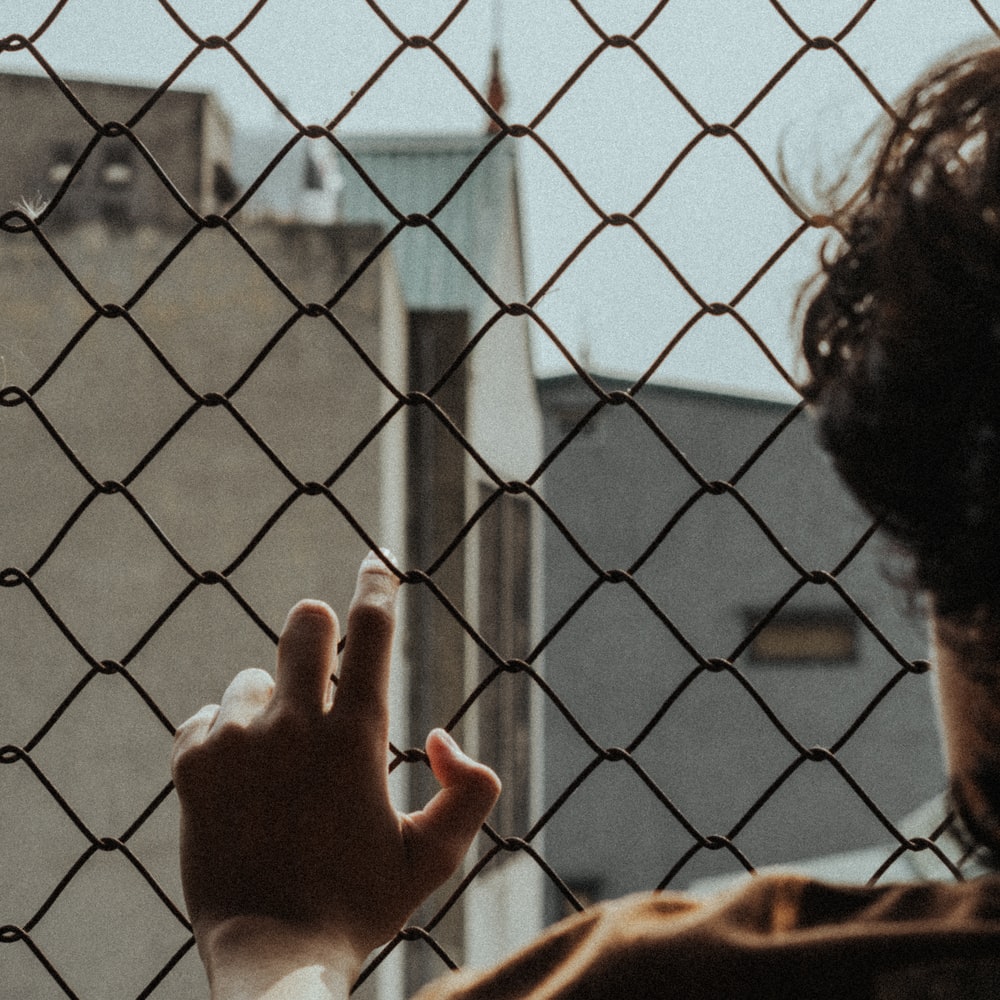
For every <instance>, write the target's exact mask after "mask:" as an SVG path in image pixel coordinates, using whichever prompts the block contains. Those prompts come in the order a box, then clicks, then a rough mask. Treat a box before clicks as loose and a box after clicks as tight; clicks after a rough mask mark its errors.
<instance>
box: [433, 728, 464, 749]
mask: <svg viewBox="0 0 1000 1000" xmlns="http://www.w3.org/2000/svg"><path fill="white" fill-rule="evenodd" d="M435 732H437V733H438V735H439V736H440V737H441V739H442V740H444V742H445V743H447V744H448V746H449V747H450V748H451V749H452V750H454V751H455V752H456V753H461V752H462V748H461V747H460V746H459V745H458V744H457V743H456V742H455V737H454V736H452V735H451V733H449V732H448V730H447V729H437V730H435Z"/></svg>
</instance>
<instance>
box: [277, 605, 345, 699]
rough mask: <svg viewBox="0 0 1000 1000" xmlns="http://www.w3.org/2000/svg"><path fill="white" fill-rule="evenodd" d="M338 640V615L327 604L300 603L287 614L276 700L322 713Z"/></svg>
mask: <svg viewBox="0 0 1000 1000" xmlns="http://www.w3.org/2000/svg"><path fill="white" fill-rule="evenodd" d="M339 639H340V629H339V627H338V625H337V616H336V615H335V614H334V613H333V611H332V610H331V609H330V607H329V606H328V605H327V604H324V603H323V602H322V601H299V603H298V604H296V605H295V607H294V608H292V610H291V611H289V612H288V617H287V618H286V619H285V627H284V628H283V629H282V630H281V637H280V638H279V639H278V669H277V673H276V676H275V687H274V697H275V699H276V700H277V701H279V702H284V703H286V704H294V705H297V706H299V707H300V708H306V709H308V710H310V711H314V712H321V711H323V709H324V708H325V707H326V705H327V695H328V692H329V688H330V677H331V675H332V674H333V669H334V666H335V663H336V657H337V643H338V642H339Z"/></svg>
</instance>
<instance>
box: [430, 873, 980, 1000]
mask: <svg viewBox="0 0 1000 1000" xmlns="http://www.w3.org/2000/svg"><path fill="white" fill-rule="evenodd" d="M998 983H1000V877H998V876H989V877H987V878H984V879H979V880H976V881H975V882H967V883H957V884H948V883H918V884H900V885H887V886H842V885H841V886H833V885H827V884H825V883H821V882H814V881H811V880H809V879H805V878H801V877H797V876H789V875H775V876H761V877H758V878H755V879H752V880H751V881H750V883H749V884H748V885H746V886H745V887H743V888H741V889H740V890H738V891H734V892H731V893H728V894H725V895H722V896H719V897H716V898H714V899H710V900H708V901H704V902H701V901H695V900H692V899H690V898H687V897H684V896H681V895H677V894H668V893H661V894H652V895H642V896H633V897H626V898H625V899H623V900H620V901H617V902H614V903H607V904H601V905H599V906H595V907H593V908H591V909H589V910H587V911H585V912H584V913H582V914H579V915H577V916H576V917H571V918H570V919H569V920H566V921H563V922H562V923H560V924H557V925H555V926H554V927H553V928H551V929H550V930H549V931H548V932H546V933H545V934H543V935H542V936H541V937H540V938H539V939H538V940H537V941H536V942H535V943H534V944H532V945H530V946H529V947H527V948H526V949H524V950H522V951H520V952H518V953H517V954H516V955H514V956H513V957H512V958H511V959H509V960H508V961H507V962H505V963H504V964H502V965H501V966H499V967H498V968H496V969H494V970H492V971H489V972H485V973H483V972H470V971H462V972H459V973H454V974H451V975H446V976H445V977H443V978H442V979H440V980H438V981H436V982H435V983H432V984H431V985H430V986H428V987H426V988H425V989H424V990H423V991H421V992H420V993H419V994H418V998H417V1000H597V998H616V997H628V998H630V1000H646V998H649V1000H653V998H658V1000H659V998H670V997H678V998H684V1000H707V998H710V997H711V998H723V997H726V998H746V1000H749V998H758V997H759V998H761V1000H764V998H767V1000H774V998H782V997H789V998H791V997H795V998H797V1000H798V998H802V997H809V998H816V1000H825V998H830V1000H832V998H834V997H836V998H837V1000H844V998H854V997H858V998H863V997H870V998H872V1000H875V998H878V1000H903V998H904V997H906V998H907V1000H914V998H918V997H937V996H962V997H963V1000H970V998H978V997H983V998H985V997H996V996H997V995H1000V994H998V992H997V991H998ZM904 985H905V989H904V991H903V992H900V989H903V987H904ZM941 989H945V990H946V992H944V993H941V992H940V990H941Z"/></svg>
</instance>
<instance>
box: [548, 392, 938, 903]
mask: <svg viewBox="0 0 1000 1000" xmlns="http://www.w3.org/2000/svg"><path fill="white" fill-rule="evenodd" d="M597 382H598V383H599V384H600V386H601V387H602V388H603V390H604V391H605V392H608V393H618V395H617V396H616V397H615V398H614V404H618V405H614V404H609V405H605V406H603V407H602V406H599V405H597V404H598V397H597V395H596V394H595V393H594V392H593V391H592V390H591V389H590V388H588V387H587V385H586V384H585V383H584V381H583V380H582V379H581V378H579V377H577V376H576V375H568V376H561V377H555V378H548V379H542V380H540V382H539V393H540V397H541V400H542V407H543V412H544V416H545V450H546V453H547V454H549V453H552V452H554V451H556V450H558V449H560V448H561V450H559V453H558V455H557V457H556V458H555V459H554V460H553V461H552V463H551V464H550V465H549V466H548V467H547V469H546V472H545V493H546V500H547V503H548V504H549V505H550V506H551V508H552V511H553V513H554V515H555V517H556V518H558V519H559V520H560V522H561V523H562V526H563V528H564V529H565V532H564V531H563V530H560V529H559V528H558V527H557V526H556V524H555V521H554V519H549V520H548V521H547V522H546V527H545V548H546V555H545V564H546V601H545V608H546V610H545V621H546V629H548V630H550V631H551V633H552V634H551V638H550V639H549V641H548V642H547V644H546V648H545V655H546V676H547V679H548V682H549V684H550V685H551V687H552V689H553V691H554V692H555V694H556V695H557V696H558V697H559V698H560V699H562V702H563V703H564V705H565V708H566V710H567V712H568V713H569V714H571V715H572V717H573V719H574V720H575V722H576V724H578V725H579V726H581V727H582V728H583V730H584V731H585V733H586V734H587V736H586V737H585V736H583V735H581V733H580V732H579V731H578V730H577V728H575V726H574V724H573V723H571V722H570V721H569V719H568V716H567V714H564V713H563V712H562V711H561V710H560V709H559V708H558V707H557V706H556V705H555V703H554V702H552V701H549V702H547V704H546V718H545V732H546V754H545V775H546V791H545V803H546V807H549V806H551V805H552V804H554V803H556V802H557V801H558V800H559V799H560V797H561V796H562V794H563V793H564V791H565V790H566V789H567V788H568V787H570V786H571V784H572V783H573V782H575V781H576V780H577V779H579V778H581V777H582V779H583V780H582V783H580V784H579V785H578V786H576V787H575V790H574V791H573V792H572V794H571V795H570V796H569V797H568V798H567V799H566V800H565V802H564V803H563V804H562V806H561V807H560V808H559V810H558V811H557V812H556V813H555V814H554V815H553V816H552V818H551V820H550V821H549V823H548V825H547V827H546V857H547V859H548V860H549V862H550V863H551V864H552V866H553V868H554V869H555V870H556V872H557V873H558V874H559V875H560V876H561V877H562V878H563V879H564V880H565V881H566V883H567V884H568V885H569V887H570V888H571V889H573V890H574V891H575V892H576V893H577V894H579V895H580V896H582V897H584V898H605V897H612V896H617V895H621V894H622V893H626V892H630V891H637V890H641V889H647V888H652V887H654V886H657V885H660V884H661V883H662V882H663V881H664V880H665V879H666V878H667V877H668V876H669V875H671V874H673V878H672V880H671V881H670V885H671V886H672V887H673V888H685V887H687V886H688V885H690V884H691V883H693V882H697V881H700V880H704V879H708V878H712V877H715V878H718V877H721V876H723V875H730V874H736V873H739V872H742V871H743V868H742V866H741V864H740V862H739V860H738V859H737V858H736V857H734V855H733V854H732V853H731V852H729V851H727V850H726V849H725V848H722V849H719V850H709V849H700V850H692V849H693V848H695V847H696V845H697V843H698V840H697V836H698V834H700V835H702V836H704V837H709V836H713V835H716V836H726V835H729V834H732V842H733V843H734V844H735V846H736V847H737V848H738V849H739V850H740V851H741V852H742V853H743V854H744V856H745V857H746V858H747V859H749V861H750V862H752V863H753V864H754V865H756V866H763V865H771V864H775V863H780V862H795V861H798V860H801V859H806V858H810V857H816V856H821V855H827V854H832V853H835V852H842V851H846V850H849V849H853V848H861V847H868V846H871V845H881V844H885V843H890V844H891V843H892V838H891V836H890V835H889V834H888V832H887V830H886V829H885V828H884V827H883V825H882V824H881V823H880V822H879V821H878V820H877V819H876V818H875V816H874V815H873V814H872V812H871V811H870V810H869V809H868V808H867V806H865V805H864V803H863V802H862V801H861V800H860V798H859V797H858V795H857V794H856V793H855V791H854V790H853V789H852V788H851V787H850V782H849V780H848V779H847V778H846V777H845V773H846V774H847V775H850V778H851V779H852V780H854V781H855V782H857V784H858V786H859V787H860V788H861V789H862V790H863V791H864V792H865V793H866V794H868V795H869V796H870V797H871V798H872V799H873V800H874V802H875V803H876V804H877V806H878V807H879V808H880V809H882V810H883V812H884V813H885V815H886V816H887V817H888V818H890V819H891V820H899V819H900V818H901V817H902V816H904V815H905V814H907V813H909V812H911V811H912V810H913V809H914V808H915V807H917V806H919V805H920V804H921V803H922V802H923V801H924V800H925V799H927V798H929V797H930V796H932V795H934V794H936V793H938V792H939V791H941V789H942V788H943V784H944V779H943V775H942V768H941V761H940V759H939V750H938V740H937V734H936V728H935V719H934V712H933V707H932V699H931V694H930V690H929V684H928V678H927V676H926V675H919V674H918V675H913V674H910V673H907V672H906V671H905V670H903V669H902V667H901V665H900V663H899V662H898V661H897V659H896V658H895V657H894V656H893V654H892V653H891V652H890V651H889V650H887V649H886V648H885V646H884V645H883V643H882V642H881V641H880V639H879V637H878V636H877V635H876V634H875V633H874V631H873V630H872V628H870V627H869V625H868V624H866V622H865V621H864V620H863V619H862V618H859V616H857V615H856V614H855V613H854V611H853V609H852V608H851V606H850V601H854V602H856V603H857V605H859V606H860V607H861V608H862V609H864V613H865V614H866V615H867V616H868V617H869V620H870V624H871V626H872V627H873V628H874V629H877V630H879V631H880V632H881V633H882V634H883V635H884V636H885V637H886V638H887V639H888V640H889V641H890V642H891V643H893V644H895V646H896V647H897V648H898V650H899V651H900V652H901V654H902V655H903V657H905V658H907V659H913V658H920V657H925V656H926V655H927V646H926V638H925V635H924V633H923V627H922V625H919V624H917V622H916V620H915V619H916V616H915V615H914V614H913V613H911V612H910V610H909V609H908V607H907V602H906V598H905V597H904V596H901V595H900V594H899V593H898V592H897V591H895V590H894V589H893V588H892V587H891V586H890V584H889V583H888V582H887V581H886V578H885V569H886V566H887V565H888V566H889V567H890V568H891V565H892V564H891V562H889V563H887V558H888V557H887V553H886V551H885V549H884V548H882V547H880V546H879V545H878V544H877V543H871V542H870V543H869V544H867V545H866V546H865V547H864V548H863V549H862V550H861V551H860V553H858V554H857V555H856V557H854V558H853V559H851V560H850V561H849V563H847V564H846V565H845V566H844V567H843V568H842V569H839V570H838V567H840V566H841V563H842V562H843V561H844V560H845V559H846V557H847V556H848V555H849V554H850V553H851V552H852V551H853V550H854V548H855V546H856V545H857V543H858V541H859V540H860V539H861V538H862V537H863V536H864V535H865V533H866V531H867V530H868V527H869V525H868V521H867V519H866V518H865V517H864V516H863V515H862V514H861V512H860V511H859V510H858V509H857V508H856V507H855V506H854V504H853V502H852V501H851V500H850V499H849V497H848V496H847V494H846V493H845V491H844V490H843V489H842V487H841V486H840V485H839V483H838V481H837V480H836V477H835V475H834V473H833V471H832V469H831V468H830V467H829V465H828V462H827V460H826V459H825V457H824V456H822V455H821V454H820V452H819V451H818V449H817V447H816V445H815V442H814V440H813V429H812V426H811V424H810V421H809V419H808V416H807V414H805V413H800V414H798V415H797V416H793V418H792V419H791V421H790V422H787V423H786V418H787V417H789V415H790V404H788V403H776V402H770V401H766V400H757V399H750V398H740V397H735V396H727V395H722V394H717V393H710V392H701V391H695V390H692V389H687V388H681V387H676V386H668V385H654V384H646V385H644V386H643V387H642V389H641V390H640V391H638V392H636V393H635V396H634V400H635V402H636V404H638V407H641V410H640V409H638V408H637V407H634V406H631V405H629V403H628V400H627V398H626V396H625V395H624V392H625V390H627V389H628V388H629V385H628V383H626V382H623V381H620V380H615V379H608V378H601V377H597ZM774 434H776V436H775V437H774V440H773V441H771V443H770V444H769V445H768V446H767V448H766V449H765V450H763V451H761V452H760V453H759V454H758V449H759V448H760V446H761V445H762V444H764V443H765V442H767V441H768V439H769V438H770V437H771V436H772V435H774ZM566 442H568V443H566ZM668 442H669V443H668ZM672 449H673V450H672ZM755 454H756V455H757V457H756V458H755V459H754V460H753V461H752V462H750V461H749V460H750V459H751V457H752V456H754V455H755ZM748 463H749V464H748ZM698 476H701V477H703V479H704V481H705V482H706V483H713V482H726V483H731V484H734V485H735V487H736V488H737V489H738V493H739V495H738V496H737V495H736V494H734V493H733V492H732V491H727V490H722V491H720V492H718V493H717V494H715V495H713V493H712V492H711V491H702V482H701V480H699V479H698V478H697V477H698ZM740 498H743V500H744V501H746V502H745V503H744V502H741V499H740ZM692 499H693V500H694V502H693V503H692V504H691V505H690V506H688V502H689V501H691V500H692ZM765 524H766V525H767V526H769V530H770V532H771V533H772V534H773V536H774V537H773V538H769V537H768V530H765V527H764V525H765ZM668 526H669V530H667V531H665V529H666V528H667V527H668ZM567 535H571V536H572V541H570V540H569V539H568V537H567ZM796 563H797V564H798V566H799V567H801V568H802V570H804V571H805V572H806V573H810V572H811V571H813V570H821V571H827V572H834V571H837V576H836V579H837V580H838V581H839V583H840V585H841V586H842V587H843V592H844V594H846V595H848V596H849V599H850V600H847V599H845V597H844V596H843V595H842V594H840V593H838V591H837V590H836V589H835V588H834V587H832V586H830V585H829V584H828V583H824V582H821V581H822V578H818V580H817V582H807V581H809V578H808V577H805V578H804V577H803V574H802V573H800V571H799V569H798V568H796V565H795V564H796ZM601 570H631V576H632V579H633V580H634V581H635V583H636V584H637V586H636V587H635V588H633V587H631V586H630V585H629V583H628V580H627V579H626V578H625V577H620V578H618V579H611V580H607V581H605V582H601V575H600V571H601ZM786 596H788V597H789V599H788V600H787V603H785V604H784V605H783V606H782V607H781V609H780V610H779V611H778V613H777V615H776V616H775V617H773V618H772V619H770V620H769V624H767V625H766V627H764V628H763V629H761V630H760V631H759V632H757V633H756V634H755V633H754V631H753V630H754V627H755V626H756V625H757V623H758V622H760V621H761V620H762V619H763V618H764V617H765V616H766V615H768V614H769V613H770V611H771V609H772V608H773V607H774V606H775V605H776V603H777V602H779V601H780V600H782V599H783V598H785V597H786ZM578 602H582V603H579V607H578V608H577V610H576V612H575V613H574V614H573V615H572V617H571V618H569V619H567V618H566V614H567V611H568V609H570V608H571V607H573V606H574V605H576V604H577V603H578ZM754 634H755V637H753V636H754ZM699 658H702V659H703V660H704V661H705V663H706V664H707V663H708V661H712V660H716V663H718V662H719V661H729V662H731V663H732V664H733V665H734V667H735V668H736V671H738V674H739V676H736V674H735V673H734V672H733V671H730V670H728V669H725V667H723V668H722V669H718V670H715V671H713V670H710V669H707V667H706V666H704V665H703V663H702V660H701V659H699ZM740 678H742V680H743V681H745V682H746V684H744V683H742V682H741V679H740ZM884 688H889V689H890V690H888V691H887V692H886V693H885V697H884V698H883V699H882V700H881V701H878V704H877V707H876V708H875V709H874V711H872V713H871V714H870V715H866V711H867V707H868V705H869V703H870V702H871V701H872V700H875V699H876V698H877V696H878V695H879V693H880V692H881V691H883V689H884ZM754 693H756V694H757V695H759V696H760V698H761V699H762V701H763V702H764V703H766V705H768V706H770V709H771V710H772V711H773V713H774V716H775V718H776V719H777V720H778V722H779V723H780V724H781V725H783V726H784V727H785V728H786V730H787V734H788V735H787V736H786V735H784V734H783V733H782V731H781V730H780V729H779V728H778V726H776V725H775V722H774V721H772V720H771V719H770V718H769V717H768V715H767V712H766V711H765V710H764V708H763V707H762V704H761V703H759V702H758V701H757V700H755V696H754ZM855 724H857V729H856V730H853V729H852V727H853V726H854V725H855ZM789 737H791V739H790V738H789ZM845 737H846V739H845ZM588 738H589V739H590V740H592V741H593V744H595V745H596V747H597V748H598V750H599V749H600V748H624V749H627V750H629V751H630V753H631V759H632V760H633V761H634V762H635V764H636V765H637V768H632V767H630V766H629V763H628V761H627V760H625V759H619V760H609V761H603V762H602V761H601V758H600V754H599V752H598V750H595V746H594V745H591V744H589V743H588V741H587V740H588ZM793 740H797V741H799V744H800V745H801V746H802V747H803V748H805V749H807V750H808V749H810V748H813V747H820V748H826V749H834V750H835V751H836V759H837V761H838V762H839V764H840V765H841V766H842V768H843V769H844V772H845V773H841V772H840V771H838V769H837V767H835V766H834V764H833V763H832V762H831V761H830V760H829V759H825V758H822V757H821V758H820V759H817V760H815V761H811V760H805V761H803V759H802V757H801V754H800V752H799V750H798V749H797V747H796V745H795V743H794V742H792V741H793ZM595 765H596V766H595ZM793 765H797V766H794V767H793ZM639 769H641V772H642V773H640V770H639ZM789 769H790V771H789V773H788V774H787V775H785V772H786V770H789ZM643 775H645V776H646V777H648V779H649V783H647V782H646V781H645V780H644V777H643ZM783 775H785V777H786V780H784V781H783V783H781V784H780V786H779V787H778V788H777V790H776V791H774V793H773V795H771V797H769V798H768V799H767V800H766V802H765V803H764V804H763V805H762V806H761V807H760V808H759V809H757V808H756V807H755V803H756V802H757V801H758V798H759V797H760V796H762V795H764V794H765V793H766V792H767V791H768V789H769V787H770V786H771V785H772V783H774V782H776V781H777V780H778V779H779V778H781V777H782V776H783ZM651 784H655V786H656V787H657V788H658V789H659V790H660V792H661V793H662V794H663V795H664V796H665V797H666V798H667V799H668V800H669V805H667V804H666V803H665V802H664V801H662V800H661V799H660V798H658V797H657V794H656V793H655V792H654V790H653V789H652V787H651ZM685 824H689V827H690V828H686V826H685ZM733 831H735V832H733ZM930 832H931V831H929V830H928V831H924V833H925V834H929V833H930ZM883 857H884V855H883ZM827 874H828V875H829V872H827ZM854 874H855V877H859V876H858V875H857V873H856V872H855V873H854ZM873 874H874V867H873V869H872V871H869V872H868V873H867V875H866V876H864V877H869V876H871V875H873ZM550 896H551V898H550V905H549V915H550V916H554V915H556V914H557V913H558V912H559V911H560V910H561V909H562V908H563V906H564V904H563V901H562V897H561V895H559V894H558V893H556V892H552V893H551V894H550Z"/></svg>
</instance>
